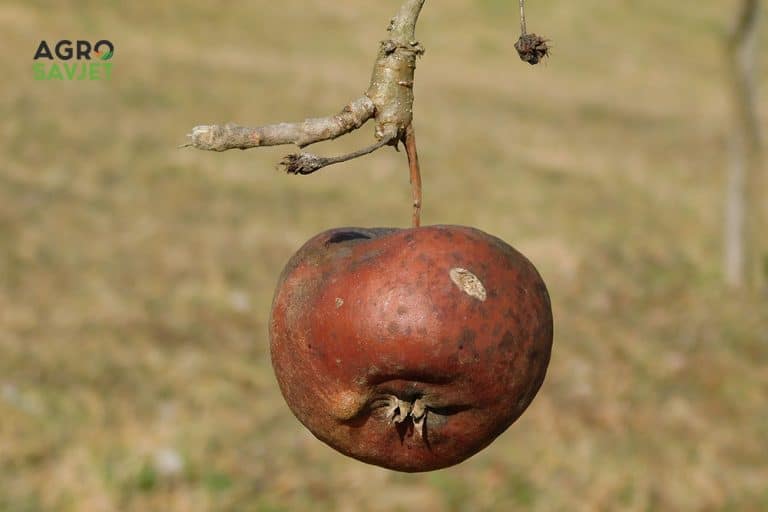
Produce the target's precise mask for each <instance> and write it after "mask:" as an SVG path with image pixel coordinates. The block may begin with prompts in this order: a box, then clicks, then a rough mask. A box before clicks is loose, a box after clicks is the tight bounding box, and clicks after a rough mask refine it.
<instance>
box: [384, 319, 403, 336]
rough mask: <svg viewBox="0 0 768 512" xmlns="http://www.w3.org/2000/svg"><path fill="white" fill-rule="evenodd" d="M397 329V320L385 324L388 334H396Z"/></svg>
mask: <svg viewBox="0 0 768 512" xmlns="http://www.w3.org/2000/svg"><path fill="white" fill-rule="evenodd" d="M399 330H400V328H399V327H398V326H397V322H389V323H388V324H387V332H389V334H392V335H394V334H397V331H399Z"/></svg>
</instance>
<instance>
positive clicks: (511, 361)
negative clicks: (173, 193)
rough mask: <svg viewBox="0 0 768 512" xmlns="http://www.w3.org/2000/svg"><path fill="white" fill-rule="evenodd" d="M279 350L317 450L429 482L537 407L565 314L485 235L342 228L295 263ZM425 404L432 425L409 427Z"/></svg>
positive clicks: (279, 322) (279, 327) (275, 324)
mask: <svg viewBox="0 0 768 512" xmlns="http://www.w3.org/2000/svg"><path fill="white" fill-rule="evenodd" d="M467 276H469V277H467ZM473 276H474V278H473ZM270 341H271V353H272V364H273V367H274V370H275V374H276V376H277V380H278V383H279V385H280V389H281V390H282V393H283V395H284V397H285V400H286V402H287V403H288V405H289V407H290V408H291V410H292V411H293V413H294V414H295V415H296V417H297V418H298V419H299V421H301V422H302V423H303V424H304V425H305V426H306V427H307V428H308V429H309V430H310V431H311V432H312V433H313V434H314V435H315V436H316V437H317V438H319V439H320V440H322V441H323V442H325V443H327V444H328V445H330V446H332V447H333V448H335V449H336V450H338V451H340V452H342V453H344V454H346V455H348V456H350V457H354V458H356V459H359V460H361V461H364V462H367V463H370V464H376V465H378V466H383V467H385V468H389V469H393V470H397V471H407V472H417V471H430V470H435V469H440V468H444V467H448V466H451V465H454V464H457V463H459V462H461V461H463V460H465V459H466V458H468V457H470V456H472V455H474V454H475V453H477V452H478V451H480V450H482V449H483V448H485V447H486V446H488V445H489V444H490V443H491V442H492V441H493V440H494V439H495V438H496V437H497V436H499V435H500V434H501V433H502V432H504V431H505V430H506V429H507V428H508V427H509V426H510V425H511V424H512V423H513V422H514V421H515V420H516V419H517V418H518V417H519V416H520V415H521V414H522V413H523V411H524V410H525V409H526V408H527V407H528V405H529V404H530V403H531V401H532V400H533V397H534V396H535V395H536V392H537V391H538V390H539V388H540V387H541V384H542V382H543V381H544V376H545V373H546V369H547V365H548V364H549V358H550V352H551V348H552V311H551V306H550V300H549V296H548V294H547V289H546V287H545V285H544V282H543V281H542V279H541V277H540V276H539V274H538V272H537V271H536V269H535V268H534V266H533V265H532V264H531V263H530V262H529V261H528V260H527V259H526V258H525V257H524V256H523V255H522V254H520V253H519V252H517V251H516V250H515V249H513V248H512V247H510V246H509V245H507V244H506V243H504V242H503V241H502V240H500V239H498V238H496V237H493V236H491V235H488V234H486V233H484V232H482V231H479V230H477V229H473V228H468V227H462V226H430V227H422V228H414V229H389V228H377V229H364V228H341V229H332V230H330V231H326V232H324V233H321V234H319V235H317V236H315V237H314V238H312V239H311V240H310V241H309V242H307V243H306V244H305V245H304V246H303V247H302V248H301V249H300V250H299V251H298V252H297V253H296V254H295V255H294V256H293V257H292V258H291V260H290V261H289V262H288V264H287V266H286V268H285V269H284V271H283V273H282V275H281V277H280V280H279V283H278V286H277V291H276V294H275V298H274V302H273V305H272V315H271V320H270ZM398 401H400V402H398ZM417 402H418V403H419V404H421V406H420V407H421V408H426V409H425V410H426V413H424V414H421V413H419V415H420V418H419V419H418V421H417V419H416V412H414V413H413V414H414V415H413V417H410V416H408V417H406V418H404V417H403V416H404V415H403V413H407V411H408V407H410V406H411V405H414V404H416V403H417ZM398 403H400V404H403V405H406V407H405V408H403V407H401V408H400V409H397V410H393V408H395V407H396V404H398ZM393 404H394V405H393ZM414 411H415V409H414ZM398 413H399V414H400V417H399V418H398V416H397V415H398ZM393 416H394V419H393ZM406 416H407V414H406ZM395 420H397V421H395Z"/></svg>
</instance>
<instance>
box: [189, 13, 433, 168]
mask: <svg viewBox="0 0 768 512" xmlns="http://www.w3.org/2000/svg"><path fill="white" fill-rule="evenodd" d="M424 1H425V0H405V2H404V3H403V5H402V6H401V7H400V10H399V11H398V12H397V14H396V15H395V17H394V18H392V20H391V21H390V24H389V27H388V29H387V30H388V32H389V38H388V39H386V40H385V41H382V42H381V44H380V47H379V52H378V55H377V57H376V61H375V63H374V67H373V74H372V76H371V82H370V85H369V87H368V91H367V92H366V94H365V96H362V97H361V98H358V99H356V100H354V101H352V102H350V103H349V104H348V105H347V106H346V107H344V109H343V110H342V111H341V112H340V113H338V114H336V115H335V116H328V117H321V118H315V119H307V120H305V121H301V122H298V123H278V124H272V125H266V126H260V127H245V126H239V125H236V124H226V125H223V126H221V125H203V126H196V127H194V128H193V129H192V132H191V133H190V134H189V135H188V136H187V137H188V138H189V142H188V143H187V144H184V145H183V146H180V147H192V148H196V149H201V150H206V151H227V150H230V149H250V148H255V147H262V146H276V145H284V144H295V145H297V146H299V147H300V148H303V147H306V146H309V145H310V144H314V143H316V142H320V141H324V140H331V139H335V138H337V137H340V136H342V135H345V134H347V133H350V132H352V131H354V130H357V129H358V128H360V127H361V126H362V125H364V124H365V123H366V122H367V121H368V120H370V119H375V120H376V129H375V136H376V139H377V141H378V142H376V143H375V144H373V145H371V146H368V147H367V148H363V149H361V150H359V151H355V152H353V153H350V154H348V155H343V156H339V157H327V158H326V157H319V156H316V155H312V154H309V153H301V154H298V155H288V156H287V157H286V158H285V159H284V160H283V162H282V164H283V165H284V166H285V168H286V170H287V172H289V173H291V174H311V173H313V172H315V171H317V170H318V169H321V168H322V167H325V166H328V165H331V164H334V163H339V162H345V161H347V160H351V159H353V158H357V157H360V156H363V155H367V154H369V153H372V152H373V151H375V150H377V149H379V148H381V147H383V146H386V145H388V144H390V145H397V144H398V142H400V141H401V140H404V138H405V133H406V129H407V127H408V125H410V123H411V121H412V119H413V77H414V71H415V69H416V57H418V56H419V55H421V54H422V53H424V50H423V48H422V47H421V45H420V44H419V43H418V42H416V41H415V40H414V39H415V30H416V23H417V21H418V18H419V14H420V13H421V9H422V7H423V6H424Z"/></svg>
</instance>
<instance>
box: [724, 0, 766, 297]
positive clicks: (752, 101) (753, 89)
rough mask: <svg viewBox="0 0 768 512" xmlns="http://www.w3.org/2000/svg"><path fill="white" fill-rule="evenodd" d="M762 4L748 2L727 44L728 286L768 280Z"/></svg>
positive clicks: (759, 285) (753, 284)
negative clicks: (760, 93) (760, 95)
mask: <svg viewBox="0 0 768 512" xmlns="http://www.w3.org/2000/svg"><path fill="white" fill-rule="evenodd" d="M760 4H761V1H760V0H743V1H742V4H741V7H740V12H739V14H738V18H737V20H736V25H735V27H734V28H733V32H732V33H731V34H730V36H729V38H728V41H727V60H728V64H729V67H728V74H729V80H730V83H731V89H732V92H731V94H732V97H733V110H734V116H733V124H732V127H731V133H730V141H729V144H730V148H729V150H730V151H729V153H730V154H729V159H728V185H727V192H726V220H725V279H726V282H727V284H728V285H730V286H732V287H734V288H740V287H743V286H744V285H748V286H750V287H754V288H756V289H757V288H762V287H764V286H765V281H766V270H768V269H766V265H767V264H768V261H767V260H768V247H766V238H768V234H767V233H766V227H767V226H768V224H766V202H768V194H767V192H766V190H764V188H765V184H766V180H765V177H764V176H763V174H764V172H763V169H762V166H761V155H760V151H761V148H760V146H761V144H760V125H759V117H758V108H757V79H758V55H757V48H758V33H759V30H758V27H759V24H758V21H759V17H760V7H761V5H760Z"/></svg>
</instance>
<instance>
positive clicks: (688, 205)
mask: <svg viewBox="0 0 768 512" xmlns="http://www.w3.org/2000/svg"><path fill="white" fill-rule="evenodd" d="M529 4H530V5H529V12H528V17H529V20H528V21H529V28H530V29H531V30H532V31H535V32H537V33H543V34H545V35H547V36H548V37H549V38H551V39H552V41H553V45H554V50H553V55H552V58H551V59H550V60H549V61H548V62H546V63H545V64H544V65H543V66H537V67H535V68H532V67H530V66H528V65H526V64H523V63H522V62H520V61H519V60H518V58H517V55H516V53H515V51H514V48H513V44H514V42H515V40H516V39H517V36H518V25H517V23H518V21H517V19H518V18H517V3H516V2H514V1H513V0H464V1H461V0H441V1H439V2H437V1H428V2H427V5H426V7H425V9H424V12H423V14H422V19H421V22H420V25H419V29H418V33H419V38H420V40H421V41H422V43H423V44H424V46H425V47H426V48H427V53H426V55H425V56H424V58H423V59H422V60H421V61H420V64H419V68H418V70H417V82H416V123H417V128H418V131H419V144H420V153H421V158H422V165H423V172H424V182H425V185H424V187H425V210H424V221H425V223H427V224H437V223H440V224H444V223H455V224H466V225H472V226H476V227H479V228H481V229H483V230H485V231H488V232H490V233H493V234H495V235H497V236H500V237H502V238H504V239H505V240H507V241H508V242H509V243H511V244H512V245H514V246H516V247H517V248H518V249H520V250H521V251H523V252H524V253H525V254H526V255H528V256H529V257H530V259H531V260H532V261H534V262H535V264H536V265H537V266H538V267H539V269H540V271H541V273H542V275H543V276H544V278H545V279H546V281H547V283H548V286H549V289H550V293H551V296H552V300H553V306H554V312H555V322H556V324H555V327H556V337H555V349H554V352H553V359H552V364H551V366H550V371H549V375H548V378H547V381H546V383H545V385H544V387H543V388H542V390H541V392H540V393H539V396H538V397H537V398H536V400H535V401H534V403H533V404H532V406H531V407H530V409H529V410H528V412H527V413H526V414H525V415H524V416H523V417H522V418H521V419H520V420H519V421H518V422H517V423H516V424H515V425H513V426H512V428H510V429H509V430H508V431H507V432H506V433H505V434H504V435H503V436H501V437H500V438H499V439H498V440H497V441H496V442H495V443H494V444H493V445H491V446H490V447H489V448H488V449H486V450H485V451H484V452H482V453H480V454H479V455H477V456H475V457H474V458H472V459H470V460H469V461H467V462H465V463H464V464H461V465H459V466H457V467H455V468H451V469H447V470H443V471H439V472H435V473H429V474H420V475H405V474H397V473H392V472H388V471H385V470H383V469H379V468H375V467H370V466H365V465H363V464H361V463H358V462H356V461H353V460H351V459H347V458H345V457H343V456H341V455H338V454H337V453H335V452H334V451H332V450H331V449H330V448H328V447H326V446H325V445H323V444H322V443H320V442H319V441H316V440H315V439H314V438H313V437H312V436H311V434H309V433H308V432H306V431H305V430H304V429H303V427H302V426H301V425H300V424H299V423H298V422H297V421H296V420H295V419H294V418H293V416H292V415H291V413H290V411H289V410H288V408H287V406H286V405H285V404H284V402H283V400H282V398H281V396H280V392H279V390H278V387H277V384H276V382H275V380H274V378H273V375H272V369H271V365H270V361H269V350H268V340H267V319H268V315H269V306H270V301H271V298H272V293H273V289H274V285H275V283H276V280H277V276H278V274H279V272H280V270H281V268H282V266H283V264H284V263H285V262H286V261H287V259H288V257H289V256H290V255H291V254H292V253H293V252H294V251H295V250H296V249H297V248H298V247H299V246H300V245H301V244H302V243H303V242H304V241H305V240H306V239H308V238H309V237H311V236H312V235H314V234H316V233H317V232H319V231H322V230H325V229H327V228H330V227H334V226H341V225H359V226H389V225H397V226H406V225H407V224H408V223H409V222H410V208H409V201H410V200H409V197H410V196H409V194H410V189H409V186H408V179H407V167H406V164H405V156H404V154H403V153H396V152H394V151H391V150H387V151H382V152H379V153H376V154H374V155H372V156H370V157H367V158H365V159H360V160H355V161H353V162H351V163H348V164H344V165H340V166H336V167H331V168H329V169H326V170H324V171H322V172H320V173H318V174H316V175H313V176H309V177H290V176H286V175H283V174H281V173H280V172H278V171H277V170H275V163H276V162H277V161H279V159H280V158H281V156H282V155H284V154H285V153H286V152H289V151H291V148H267V149H262V150H253V151H247V152H239V151H238V152H229V153H223V154H217V153H205V152H199V151H194V150H180V149H177V148H176V146H177V145H178V144H181V143H183V142H184V135H185V134H186V133H187V132H188V131H189V129H190V128H191V127H192V126H194V125H197V124H206V123H213V122H225V121H235V122H239V123H242V124H257V123H263V122H272V121H280V120H298V119H302V118H304V117H306V116H310V115H311V116H319V115H325V114H329V113H333V112H335V111H336V110H337V109H338V108H340V107H341V106H342V105H343V104H344V103H346V102H347V101H348V100H349V99H351V98H353V97H355V96H356V95H358V94H359V93H361V92H362V91H363V90H364V89H365V88H366V86H367V83H368V78H369V74H370V69H371V65H372V62H373V55H374V52H375V48H376V45H377V43H378V40H379V39H380V38H381V37H382V36H383V29H384V28H385V26H386V22H387V20H388V19H389V17H390V16H391V15H392V14H393V13H394V11H395V10H396V8H397V6H398V5H399V2H398V1H396V0H390V1H381V2H353V1H350V0H337V1H333V2H331V1H327V0H301V1H298V0H296V1H283V2H278V3H275V2H266V1H263V0H259V1H251V2H247V1H241V0H230V1H226V2H202V1H186V2H181V1H166V2H162V1H158V2H145V1H136V2H117V1H95V0H93V1H61V2H46V1H41V0H35V1H31V0H30V1H17V0H6V1H4V2H2V4H0V34H2V36H0V48H2V51H1V52H0V65H1V66H2V70H3V71H2V73H3V77H2V79H0V113H1V114H2V115H1V116H0V155H1V156H2V158H0V511H3V512H5V511H8V512H35V511H57V512H58V511H62V512H69V511H88V512H89V511H94V512H100V511H105V512H106V511H121V512H122V511H142V512H144V511H172V512H175V511H185V512H186V511H189V512H198V511H260V512H266V511H305V510H306V511H309V510H312V511H321V512H322V511H339V512H346V511H357V510H365V511H372V512H379V511H381V512H384V511H387V512H388V511H400V510H402V511H427V510H437V511H471V512H482V511H505V510H534V511H563V510H569V511H591V510H627V511H657V510H658V511H664V510H669V511H672V510H674V511H699V510H700V511H760V510H768V449H767V448H766V447H768V304H767V303H766V302H764V301H763V302H761V301H759V300H758V299H757V298H755V297H750V296H749V295H747V294H742V293H734V292H731V291H728V290H727V289H725V288H724V287H723V285H722V284H721V283H722V276H721V271H720V262H721V259H722V250H721V239H722V236H721V233H722V228H721V226H722V211H723V207H722V203H723V200H722V198H723V187H724V173H723V168H724V165H725V142H726V140H725V133H726V131H727V124H728V121H727V119H728V101H727V96H726V94H725V80H724V79H723V69H724V66H723V62H722V54H721V51H720V47H719V44H720V41H721V39H722V38H723V37H724V33H725V30H726V27H727V26H728V22H729V20H730V19H731V17H732V15H733V9H732V7H733V6H735V4H736V1H735V0H696V1H694V0H679V1H675V2H670V1H669V0H642V1H640V0H620V1H619V0H616V1H611V2H604V1H597V0H583V1H580V2H569V1H556V0H531V1H530V2H529ZM766 14H768V13H766ZM61 38H71V39H77V38H83V39H91V40H93V39H94V38H95V39H100V38H107V39H110V40H112V41H113V42H114V43H115V46H116V51H115V57H114V59H113V60H112V62H113V76H112V80H111V81H93V82H91V81H81V82H78V81H72V82H69V81H35V80H33V77H32V56H33V54H34V51H35V49H36V48H37V44H38V43H39V41H40V40H41V39H47V40H49V41H55V40H58V39H61ZM763 43H765V38H764V41H763ZM762 47H763V49H764V50H765V51H763V55H768V45H766V44H762ZM763 69H764V70H768V66H763ZM763 78H764V80H763V83H764V84H768V74H764V77H763ZM762 92H763V93H765V92H766V89H765V88H763V90H762ZM762 100H763V101H762V104H763V105H764V107H768V97H766V95H765V94H763V97H762ZM766 116H768V109H766V110H764V111H763V116H762V117H763V119H766ZM371 139H372V128H371V127H370V126H367V127H365V128H364V129H363V130H361V132H359V133H357V134H355V135H353V136H351V137H349V138H348V139H342V140H338V141H335V142H332V143H324V144H321V145H319V146H318V147H317V151H319V152H322V153H326V154H330V153H337V152H340V151H342V150H348V149H353V148H356V147H359V146H360V145H362V144H363V143H364V142H367V141H370V140H371Z"/></svg>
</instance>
